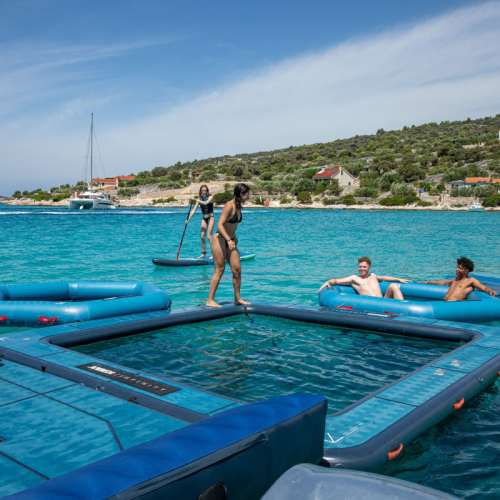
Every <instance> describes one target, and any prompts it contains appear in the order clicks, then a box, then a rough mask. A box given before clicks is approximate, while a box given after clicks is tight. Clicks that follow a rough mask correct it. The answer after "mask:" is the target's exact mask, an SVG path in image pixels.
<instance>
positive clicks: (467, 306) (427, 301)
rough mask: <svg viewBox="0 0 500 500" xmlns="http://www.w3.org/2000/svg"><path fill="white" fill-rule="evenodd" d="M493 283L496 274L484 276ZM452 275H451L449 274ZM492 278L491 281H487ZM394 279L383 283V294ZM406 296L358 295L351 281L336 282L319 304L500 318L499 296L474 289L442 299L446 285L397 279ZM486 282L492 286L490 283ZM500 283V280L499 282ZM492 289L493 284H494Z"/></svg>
mask: <svg viewBox="0 0 500 500" xmlns="http://www.w3.org/2000/svg"><path fill="white" fill-rule="evenodd" d="M479 278H482V279H484V280H485V281H482V280H480V281H481V282H482V283H485V284H487V283H490V284H492V281H491V280H495V278H485V277H478V279H479ZM447 279H451V278H447ZM486 280H490V281H486ZM391 284H392V283H389V282H382V283H380V289H381V290H382V294H385V293H386V291H387V288H388V287H389V285H391ZM398 286H399V289H400V290H401V292H402V293H403V297H404V300H396V299H386V298H382V297H367V296H364V295H358V294H357V293H356V291H355V290H354V289H353V288H352V287H351V286H350V285H335V286H333V287H331V288H323V290H321V292H320V293H319V304H320V306H323V307H328V308H331V309H335V310H350V311H353V312H364V313H372V314H392V315H395V316H411V317H413V318H432V319H442V320H447V321H461V322H466V323H488V322H492V321H499V320H500V299H499V298H497V297H493V296H491V295H488V294H487V293H483V292H479V291H477V290H474V291H473V292H471V293H470V294H469V295H468V296H467V299H466V300H458V301H454V302H445V301H443V299H444V296H445V295H446V293H447V292H448V290H449V287H447V286H441V285H427V284H424V283H398ZM487 286H490V285H489V284H488V285H487ZM496 286H497V287H499V286H500V280H498V283H496ZM492 288H493V289H495V288H494V286H492Z"/></svg>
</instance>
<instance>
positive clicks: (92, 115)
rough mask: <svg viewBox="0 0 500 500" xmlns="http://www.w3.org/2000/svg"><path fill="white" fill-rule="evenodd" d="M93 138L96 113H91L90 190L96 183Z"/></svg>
mask: <svg viewBox="0 0 500 500" xmlns="http://www.w3.org/2000/svg"><path fill="white" fill-rule="evenodd" d="M93 140H94V113H90V191H91V192H92V187H93V185H94V181H93V180H92V177H93V174H92V149H93Z"/></svg>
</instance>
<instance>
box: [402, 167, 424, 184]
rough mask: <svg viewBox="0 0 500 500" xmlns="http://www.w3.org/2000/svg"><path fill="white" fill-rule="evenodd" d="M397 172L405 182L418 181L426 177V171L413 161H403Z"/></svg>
mask: <svg viewBox="0 0 500 500" xmlns="http://www.w3.org/2000/svg"><path fill="white" fill-rule="evenodd" d="M398 174H399V175H400V176H401V177H402V178H403V180H404V181H405V182H413V181H419V180H421V179H425V178H426V177H427V173H426V171H425V170H424V169H423V168H421V167H419V166H417V165H415V164H414V163H403V165H401V166H400V167H399V168H398Z"/></svg>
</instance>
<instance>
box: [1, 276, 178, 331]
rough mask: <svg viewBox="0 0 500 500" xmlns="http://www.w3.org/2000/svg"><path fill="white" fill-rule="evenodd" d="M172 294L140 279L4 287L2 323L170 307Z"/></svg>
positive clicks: (31, 323) (63, 319)
mask: <svg viewBox="0 0 500 500" xmlns="http://www.w3.org/2000/svg"><path fill="white" fill-rule="evenodd" d="M171 304H172V301H171V300H170V297H169V296H168V295H167V294H166V293H165V292H163V291H162V290H160V288H158V287H157V286H156V285H153V284H151V283H144V282H140V281H126V282H113V281H111V282H110V281H108V282H106V281H101V282H98V281H57V282H52V283H27V284H23V285H7V286H0V326H48V325H54V324H57V325H61V324H64V323H74V322H76V321H89V320H94V319H101V318H108V317H111V316H121V315H125V314H136V313H141V312H142V313H144V312H148V311H160V310H166V309H169V308H170V306H171Z"/></svg>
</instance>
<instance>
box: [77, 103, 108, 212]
mask: <svg viewBox="0 0 500 500" xmlns="http://www.w3.org/2000/svg"><path fill="white" fill-rule="evenodd" d="M90 116H91V118H90V181H89V183H88V184H89V190H88V191H85V193H80V194H78V196H77V197H76V198H71V199H70V200H69V209H70V210H110V209H114V208H116V207H115V202H114V201H113V200H110V199H109V198H108V197H107V196H106V195H105V194H104V193H96V192H95V191H93V190H92V186H93V182H94V181H93V180H92V175H93V159H92V156H93V148H94V113H91V114H90Z"/></svg>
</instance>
